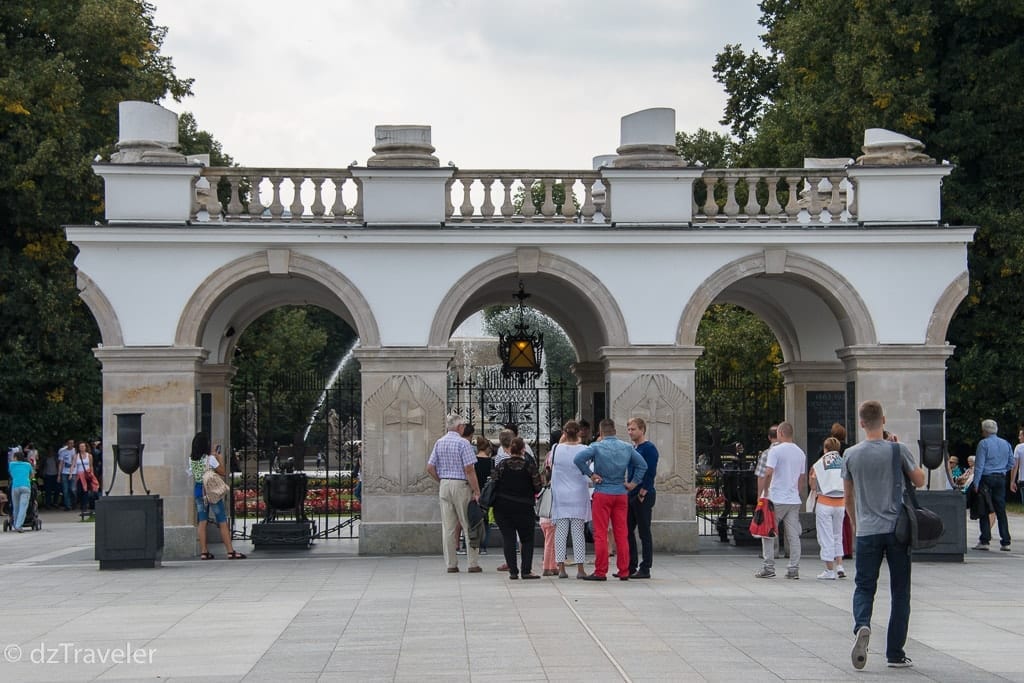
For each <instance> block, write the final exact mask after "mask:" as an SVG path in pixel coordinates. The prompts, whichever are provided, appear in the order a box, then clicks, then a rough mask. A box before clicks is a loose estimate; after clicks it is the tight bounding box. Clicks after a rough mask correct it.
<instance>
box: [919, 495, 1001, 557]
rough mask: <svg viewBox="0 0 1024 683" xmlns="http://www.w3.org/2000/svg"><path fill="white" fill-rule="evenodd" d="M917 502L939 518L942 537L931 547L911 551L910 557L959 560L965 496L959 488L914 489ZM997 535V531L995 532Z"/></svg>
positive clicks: (964, 535)
mask: <svg viewBox="0 0 1024 683" xmlns="http://www.w3.org/2000/svg"><path fill="white" fill-rule="evenodd" d="M916 495H917V504H918V505H920V506H921V507H923V508H926V509H928V510H931V511H932V512H934V513H935V514H937V515H938V516H939V517H941V518H942V527H943V530H942V536H940V537H939V543H938V545H936V546H935V547H934V548H928V549H927V550H915V551H914V559H915V560H918V561H922V560H923V561H930V562H963V561H964V553H966V552H967V525H965V524H964V519H965V517H966V514H967V501H966V498H967V497H966V496H965V495H964V494H962V493H961V492H960V491H956V490H954V491H928V490H920V489H918V490H917V492H916ZM997 535H998V534H997Z"/></svg>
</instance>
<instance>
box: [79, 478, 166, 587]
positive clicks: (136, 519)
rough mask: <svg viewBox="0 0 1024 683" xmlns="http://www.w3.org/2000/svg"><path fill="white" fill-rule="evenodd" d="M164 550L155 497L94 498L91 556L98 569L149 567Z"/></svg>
mask: <svg viewBox="0 0 1024 683" xmlns="http://www.w3.org/2000/svg"><path fill="white" fill-rule="evenodd" d="M163 552H164V506H163V501H162V500H161V499H160V497H159V496H103V497H101V498H100V499H99V500H97V501H96V541H95V558H96V559H97V560H98V561H99V563H100V569H152V568H154V567H159V566H160V563H161V561H162V559H163Z"/></svg>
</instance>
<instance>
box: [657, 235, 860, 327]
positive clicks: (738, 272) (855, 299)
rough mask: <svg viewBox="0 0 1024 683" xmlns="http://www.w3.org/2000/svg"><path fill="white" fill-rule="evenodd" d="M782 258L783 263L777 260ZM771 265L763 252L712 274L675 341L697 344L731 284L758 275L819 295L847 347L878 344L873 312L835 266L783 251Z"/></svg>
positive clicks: (689, 307) (689, 308)
mask: <svg viewBox="0 0 1024 683" xmlns="http://www.w3.org/2000/svg"><path fill="white" fill-rule="evenodd" d="M779 256H781V257H782V259H781V263H780V262H779V259H778V257H779ZM771 260H772V263H771V265H769V258H768V257H766V255H765V253H764V252H761V253H757V254H750V255H748V256H744V257H742V258H738V259H736V260H735V261H732V262H730V263H727V264H726V265H724V266H722V267H721V268H719V269H718V270H717V271H715V272H714V273H712V274H711V275H710V276H709V277H708V278H707V279H706V280H704V282H702V283H701V284H700V285H699V286H698V287H697V289H696V293H695V294H694V296H693V297H692V298H691V299H690V301H689V302H687V304H686V308H685V309H684V310H683V315H682V316H681V317H680V319H679V326H678V328H677V330H676V339H677V340H678V343H679V344H680V345H681V346H692V345H695V344H696V341H697V326H698V325H700V320H701V317H702V316H703V315H704V311H706V310H707V308H708V306H710V305H711V304H712V303H714V301H715V300H716V299H718V298H719V296H720V295H721V294H722V293H723V292H724V291H725V290H726V288H727V287H729V286H730V285H732V284H734V283H737V282H739V281H740V280H743V279H745V278H748V277H752V276H755V275H764V274H772V275H790V276H793V277H794V278H796V279H797V280H798V281H799V283H800V284H801V285H802V286H803V287H805V288H807V289H808V290H809V291H812V292H814V293H815V294H817V295H818V296H819V297H820V298H821V300H822V301H823V302H824V303H825V305H826V306H828V308H829V309H830V310H831V311H832V313H833V314H834V315H835V317H836V322H837V323H838V325H839V328H840V330H841V332H842V335H843V339H844V342H845V343H846V345H847V346H856V345H874V344H876V343H877V335H876V333H875V324H874V321H873V320H872V318H871V312H870V310H868V307H867V305H865V303H864V300H863V299H861V297H860V295H859V294H858V293H857V291H856V289H854V287H853V286H852V285H851V284H850V283H849V281H848V280H847V279H846V278H844V277H843V276H842V275H840V274H839V273H838V272H837V271H835V270H834V269H833V268H832V267H830V266H828V265H826V264H824V263H822V262H821V261H818V260H817V259H814V258H811V257H809V256H805V255H803V254H800V253H797V252H792V251H783V252H782V253H781V254H779V253H774V254H772V258H771Z"/></svg>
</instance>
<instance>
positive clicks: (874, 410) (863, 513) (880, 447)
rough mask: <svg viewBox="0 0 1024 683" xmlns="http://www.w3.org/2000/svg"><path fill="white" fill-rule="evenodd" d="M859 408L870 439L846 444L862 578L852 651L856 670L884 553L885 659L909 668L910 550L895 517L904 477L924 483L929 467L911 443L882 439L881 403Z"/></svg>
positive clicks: (846, 479)
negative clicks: (920, 460) (886, 569)
mask: <svg viewBox="0 0 1024 683" xmlns="http://www.w3.org/2000/svg"><path fill="white" fill-rule="evenodd" d="M858 413H859V416H860V426H861V428H862V429H863V430H864V432H865V434H866V436H867V439H866V440H865V441H862V442H861V443H859V444H857V445H856V446H851V447H850V448H847V449H846V453H845V454H844V457H843V483H844V487H845V492H846V512H847V514H848V515H849V517H850V522H851V523H852V525H853V531H854V535H855V536H856V539H857V549H856V553H855V558H856V566H857V578H856V579H855V583H856V588H855V590H854V592H853V632H854V634H855V635H856V640H855V641H854V645H853V652H852V653H851V655H850V656H851V659H852V661H853V667H854V668H855V669H863V668H864V665H865V664H866V663H867V655H868V640H869V639H870V638H871V612H872V609H873V608H874V601H875V590H876V589H877V587H878V571H879V569H880V568H881V566H882V558H883V557H885V559H886V562H887V563H888V565H889V591H890V593H891V603H892V609H891V611H890V613H889V631H888V636H887V640H886V646H885V658H886V660H888V664H889V666H890V667H893V668H905V667H908V666H910V665H911V664H910V659H909V658H908V657H907V654H906V652H905V651H904V649H903V646H904V645H906V642H907V629H908V627H909V624H910V549H909V548H908V547H907V546H906V545H903V544H902V543H900V542H899V541H897V540H896V520H897V519H898V518H899V505H900V501H901V500H902V499H903V488H904V485H905V477H906V478H909V479H910V481H911V483H912V484H913V485H914V486H921V485H923V484H924V470H923V469H921V468H920V467H918V466H917V463H916V461H915V460H914V456H913V455H911V453H910V451H909V450H907V447H906V446H904V445H903V444H896V443H893V442H891V441H886V440H885V439H884V438H883V429H884V425H885V415H883V413H882V404H881V403H879V402H878V401H865V402H864V403H862V404H861V405H860V409H859V411H858ZM897 458H898V459H899V468H898V469H899V472H900V475H899V476H898V480H896V481H894V479H897V476H896V472H895V470H896V469H897V468H896V467H895V465H896V459H897ZM904 475H905V477H904Z"/></svg>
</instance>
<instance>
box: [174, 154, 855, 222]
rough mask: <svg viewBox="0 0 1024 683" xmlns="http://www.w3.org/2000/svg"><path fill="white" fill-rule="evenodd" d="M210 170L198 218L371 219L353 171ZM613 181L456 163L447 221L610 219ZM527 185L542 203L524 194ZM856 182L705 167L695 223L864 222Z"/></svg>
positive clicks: (595, 174)
mask: <svg viewBox="0 0 1024 683" xmlns="http://www.w3.org/2000/svg"><path fill="white" fill-rule="evenodd" d="M201 175H202V177H203V178H205V179H206V180H207V181H208V182H209V185H210V187H211V188H212V187H217V186H218V185H222V186H223V185H225V184H226V185H227V186H228V187H229V188H230V190H229V196H230V200H229V201H228V202H227V203H226V204H224V203H222V202H221V201H220V199H219V198H218V196H217V193H215V192H212V191H209V190H199V191H197V193H196V198H195V201H194V203H193V207H192V208H193V210H192V214H193V219H195V220H199V221H204V220H212V221H217V220H218V217H219V219H220V220H224V221H267V222H271V221H273V222H285V223H288V222H316V223H361V222H362V217H363V211H362V194H363V193H362V187H361V185H362V183H361V180H360V179H359V178H356V177H354V176H353V174H352V171H351V169H271V168H216V167H215V168H204V169H202V173H201ZM611 185H612V181H610V180H609V179H607V178H603V177H602V173H601V171H578V170H577V171H564V170H555V171H530V170H514V171H513V170H462V169H457V170H455V171H454V172H453V174H452V176H451V178H450V179H449V180H448V181H447V183H446V184H445V195H444V198H445V204H446V206H445V221H446V222H448V223H524V222H525V223H555V224H557V223H610V222H611V220H612V216H611V206H610V202H609V197H610V195H611V192H610V188H611ZM567 186H568V189H569V192H570V196H571V198H572V200H571V201H569V202H566V201H564V197H565V189H566V187H567ZM527 187H531V188H533V190H532V192H531V195H532V196H533V201H525V199H526V194H527V193H526V188H527ZM853 187H854V185H853V183H852V182H851V181H850V179H849V178H848V176H847V169H845V168H835V169H827V168H826V169H804V168H772V169H706V170H704V171H703V173H702V174H701V177H700V178H699V179H698V180H697V181H696V182H695V183H694V184H693V218H692V224H693V225H695V226H700V225H728V224H855V223H856V222H857V210H856V201H855V193H854V191H853ZM252 188H256V191H255V192H254V191H253V189H252ZM296 188H298V191H296ZM811 188H817V191H814V192H812V191H811ZM794 189H795V191H794ZM250 197H252V198H254V200H255V201H252V200H250ZM268 200H269V203H268ZM203 210H205V213H206V215H203V213H202V211H203Z"/></svg>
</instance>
